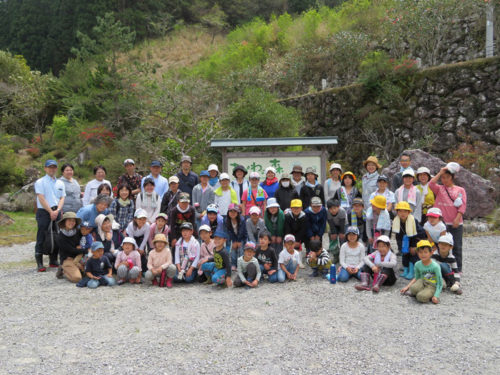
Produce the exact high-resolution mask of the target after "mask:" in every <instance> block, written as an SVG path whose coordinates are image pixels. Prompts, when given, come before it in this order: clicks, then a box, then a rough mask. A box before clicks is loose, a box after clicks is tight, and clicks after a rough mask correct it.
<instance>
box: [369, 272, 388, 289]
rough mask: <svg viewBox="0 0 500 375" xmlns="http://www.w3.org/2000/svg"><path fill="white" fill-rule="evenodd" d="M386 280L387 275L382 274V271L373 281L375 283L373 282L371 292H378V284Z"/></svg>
mask: <svg viewBox="0 0 500 375" xmlns="http://www.w3.org/2000/svg"><path fill="white" fill-rule="evenodd" d="M385 280H387V275H384V274H383V273H379V274H378V277H377V281H375V284H373V287H372V292H373V293H378V292H379V291H380V286H381V285H382V284H383V283H384V282H385Z"/></svg>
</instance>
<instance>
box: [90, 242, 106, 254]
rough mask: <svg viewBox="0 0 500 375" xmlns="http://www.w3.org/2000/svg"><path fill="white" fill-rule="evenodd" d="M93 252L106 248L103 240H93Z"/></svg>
mask: <svg viewBox="0 0 500 375" xmlns="http://www.w3.org/2000/svg"><path fill="white" fill-rule="evenodd" d="M90 249H91V250H92V252H94V251H97V250H99V249H104V245H103V244H102V242H101V241H95V242H92V247H91V248H90Z"/></svg>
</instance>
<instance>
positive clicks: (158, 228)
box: [148, 212, 169, 249]
mask: <svg viewBox="0 0 500 375" xmlns="http://www.w3.org/2000/svg"><path fill="white" fill-rule="evenodd" d="M167 220H168V217H167V215H165V214H164V213H162V212H160V213H159V214H158V216H156V219H155V222H154V223H153V224H151V226H150V227H149V236H148V247H149V249H152V248H153V247H154V245H153V239H154V238H155V236H156V235H157V234H158V233H162V234H164V235H165V237H168V231H169V228H168V225H167Z"/></svg>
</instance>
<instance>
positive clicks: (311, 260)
mask: <svg viewBox="0 0 500 375" xmlns="http://www.w3.org/2000/svg"><path fill="white" fill-rule="evenodd" d="M307 264H309V266H310V267H311V268H312V270H313V272H312V273H311V274H310V275H309V277H317V276H319V275H320V273H321V276H323V277H324V278H326V275H328V274H329V273H330V266H331V265H332V261H331V260H330V256H329V255H328V251H327V250H326V249H323V246H321V241H320V240H313V241H311V242H310V243H309V254H308V255H307Z"/></svg>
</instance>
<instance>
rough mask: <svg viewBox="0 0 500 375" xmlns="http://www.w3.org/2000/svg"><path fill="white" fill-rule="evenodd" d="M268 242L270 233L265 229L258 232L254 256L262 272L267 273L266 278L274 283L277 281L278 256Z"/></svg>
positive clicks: (269, 241)
mask: <svg viewBox="0 0 500 375" xmlns="http://www.w3.org/2000/svg"><path fill="white" fill-rule="evenodd" d="M270 244H271V233H269V232H267V231H265V232H262V233H260V234H259V246H258V247H257V251H256V256H255V257H256V258H257V260H258V261H259V265H260V270H261V272H262V274H263V275H267V280H268V281H269V282H270V283H275V282H276V281H278V257H277V256H276V252H275V251H274V249H273V248H272V247H271V246H270Z"/></svg>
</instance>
